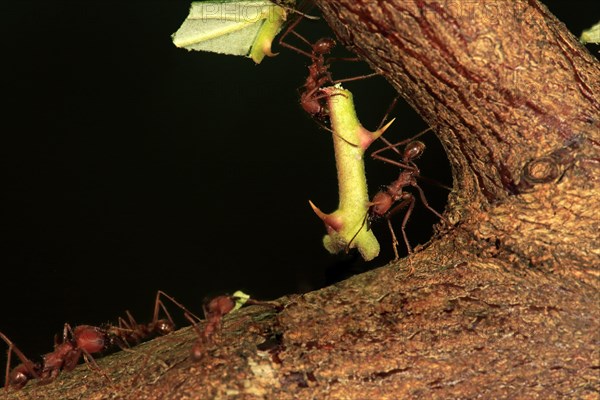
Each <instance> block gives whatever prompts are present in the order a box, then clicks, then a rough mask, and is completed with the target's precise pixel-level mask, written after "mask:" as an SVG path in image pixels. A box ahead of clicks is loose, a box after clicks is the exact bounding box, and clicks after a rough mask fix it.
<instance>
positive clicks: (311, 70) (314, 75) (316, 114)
mask: <svg viewBox="0 0 600 400" xmlns="http://www.w3.org/2000/svg"><path fill="white" fill-rule="evenodd" d="M301 20H302V17H300V18H298V19H296V21H294V23H292V24H291V25H290V26H289V27H288V29H287V30H286V31H285V33H284V34H283V35H281V37H280V39H279V44H280V45H281V46H283V47H287V48H288V49H291V50H294V51H295V52H297V53H299V54H302V55H304V56H306V57H308V58H310V59H311V64H310V65H309V66H308V77H307V78H306V81H305V82H304V85H303V86H302V88H301V90H300V105H301V106H302V108H303V109H304V111H306V112H307V113H308V114H309V115H310V116H312V117H313V118H315V119H316V120H317V121H319V122H323V121H324V120H325V119H326V117H327V116H328V107H327V105H326V104H325V103H326V100H327V97H328V96H327V95H326V94H323V93H321V89H322V88H323V86H325V85H334V84H336V83H342V82H349V81H355V80H359V79H365V78H369V77H372V76H375V75H378V74H377V73H371V74H367V75H361V76H356V77H352V78H346V79H340V80H335V81H334V80H333V78H332V77H331V72H330V71H329V65H330V62H331V61H332V59H327V58H326V57H327V56H328V55H329V54H331V51H332V50H333V48H334V47H335V46H336V42H335V40H334V39H332V38H330V37H324V38H321V39H319V40H317V41H316V42H315V43H314V44H313V43H311V42H309V41H308V40H307V39H306V38H304V37H303V36H302V35H300V34H299V33H297V32H296V31H294V28H295V27H296V25H298V23H299V22H300V21H301ZM290 33H291V34H293V35H294V36H296V37H297V38H298V39H300V40H301V41H302V42H304V43H306V45H308V46H309V47H310V48H311V52H310V53H309V52H307V51H305V50H302V49H300V48H298V47H296V46H293V45H291V44H288V43H286V42H285V41H284V39H285V37H286V36H287V35H288V34H290ZM336 60H346V61H358V60H359V59H358V58H336ZM327 129H328V128H327ZM328 130H330V129H328Z"/></svg>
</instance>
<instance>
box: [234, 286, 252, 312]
mask: <svg viewBox="0 0 600 400" xmlns="http://www.w3.org/2000/svg"><path fill="white" fill-rule="evenodd" d="M231 297H233V298H234V301H235V306H234V307H233V310H231V311H235V310H239V309H240V308H242V306H243V305H244V304H246V302H247V301H248V300H249V299H250V295H249V294H246V293H244V292H242V291H241V290H237V291H236V292H235V293H234V294H233V296H231Z"/></svg>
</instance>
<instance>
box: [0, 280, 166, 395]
mask: <svg viewBox="0 0 600 400" xmlns="http://www.w3.org/2000/svg"><path fill="white" fill-rule="evenodd" d="M161 293H163V292H161V291H159V292H157V294H156V300H155V303H154V314H153V319H152V321H151V322H150V323H148V324H138V323H137V322H136V321H135V319H134V318H133V316H132V315H131V313H129V312H128V311H127V312H126V315H127V320H125V319H123V318H119V326H113V325H109V324H106V325H103V326H100V327H98V326H92V325H78V326H76V327H75V328H74V329H73V328H71V326H70V325H69V324H64V327H63V334H62V338H61V339H60V340H57V339H56V338H55V340H54V350H53V351H52V352H50V353H47V354H45V355H43V356H42V359H41V361H39V362H35V363H34V362H33V361H31V360H30V359H29V358H27V357H26V356H25V354H23V352H21V351H20V350H19V349H18V348H17V347H16V346H15V345H14V343H13V342H12V341H11V340H10V339H9V338H8V337H6V335H4V334H3V333H2V332H0V338H2V340H4V341H5V342H6V344H7V345H8V358H7V363H6V375H5V382H4V385H5V390H8V388H9V387H12V388H15V389H21V388H22V387H24V386H25V385H26V384H27V382H28V381H29V380H31V379H38V380H39V382H40V383H42V384H45V383H49V382H52V381H53V380H54V379H56V377H57V376H58V374H59V373H60V371H71V370H73V368H75V366H76V365H77V364H78V362H79V359H80V358H81V356H82V355H84V356H85V357H86V359H87V360H89V361H90V362H92V363H93V364H95V362H94V359H93V357H92V354H98V353H102V352H105V351H107V350H110V349H111V348H114V347H115V346H118V347H120V348H124V347H128V346H130V345H135V344H137V343H139V342H140V341H142V340H146V339H149V338H150V337H152V336H157V335H166V334H168V333H170V332H172V331H173V330H174V327H175V325H174V324H173V320H172V319H171V316H170V315H169V313H168V311H167V309H166V308H165V306H164V305H163V303H162V301H161V300H160V296H161ZM160 310H163V312H164V313H165V314H166V316H167V319H160V318H159V313H160ZM13 353H14V354H16V355H17V357H18V358H19V360H20V361H21V364H19V365H17V366H16V367H15V368H13V369H12V371H11V370H10V364H11V356H12V354H13ZM98 370H100V369H99V368H98ZM107 379H108V378H107Z"/></svg>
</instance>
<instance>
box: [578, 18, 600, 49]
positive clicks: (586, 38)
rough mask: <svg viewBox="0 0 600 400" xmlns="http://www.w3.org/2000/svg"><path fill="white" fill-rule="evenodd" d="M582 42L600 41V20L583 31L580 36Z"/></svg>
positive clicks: (597, 42)
mask: <svg viewBox="0 0 600 400" xmlns="http://www.w3.org/2000/svg"><path fill="white" fill-rule="evenodd" d="M579 40H580V41H581V43H583V44H586V43H596V44H599V43H600V22H598V23H597V24H596V25H594V26H592V27H591V28H590V29H588V30H585V31H583V32H581V37H580V38H579Z"/></svg>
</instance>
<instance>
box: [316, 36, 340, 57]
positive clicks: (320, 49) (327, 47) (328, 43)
mask: <svg viewBox="0 0 600 400" xmlns="http://www.w3.org/2000/svg"><path fill="white" fill-rule="evenodd" d="M334 47H335V40H333V39H332V38H329V37H325V38H321V39H319V40H317V41H316V42H315V44H314V46H313V51H314V52H315V53H316V54H329V53H331V50H332V49H333V48H334Z"/></svg>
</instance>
